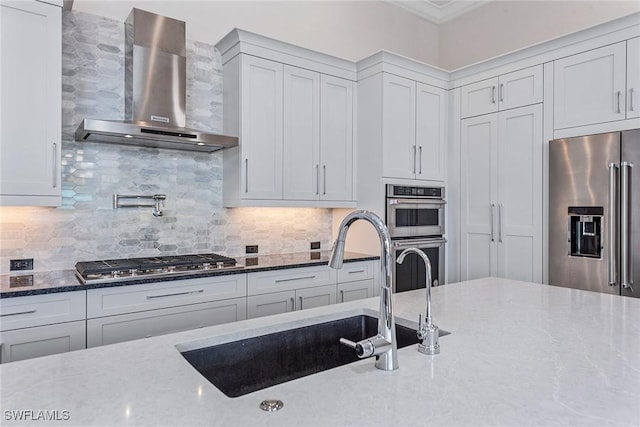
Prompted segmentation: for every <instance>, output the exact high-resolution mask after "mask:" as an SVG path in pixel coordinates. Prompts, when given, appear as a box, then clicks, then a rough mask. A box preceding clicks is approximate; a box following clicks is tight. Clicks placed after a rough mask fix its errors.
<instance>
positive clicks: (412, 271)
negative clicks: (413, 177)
mask: <svg viewBox="0 0 640 427" xmlns="http://www.w3.org/2000/svg"><path fill="white" fill-rule="evenodd" d="M444 194H445V192H444V188H443V187H418V186H404V185H392V184H389V185H387V188H386V196H387V197H386V222H387V228H388V229H389V234H390V235H391V249H392V258H393V259H394V260H396V259H397V258H398V257H399V256H400V254H401V253H402V251H404V250H405V249H407V248H411V247H415V248H418V249H421V250H422V251H423V252H424V253H425V254H426V255H427V256H428V257H429V261H430V262H431V270H432V281H431V286H438V285H439V284H441V283H444V261H445V259H444V254H445V249H444V245H445V243H446V239H445V238H444V237H443V236H444V231H445V226H444V206H445V204H446V201H445V200H444ZM426 274H427V272H426V268H425V265H424V263H423V262H422V259H421V258H420V257H419V256H418V255H416V254H415V253H409V254H407V255H406V259H405V260H404V262H403V263H402V264H397V263H394V267H393V275H394V281H393V282H394V292H403V291H411V290H414V289H420V288H424V287H425V283H426Z"/></svg>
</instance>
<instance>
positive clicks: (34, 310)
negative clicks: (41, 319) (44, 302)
mask: <svg viewBox="0 0 640 427" xmlns="http://www.w3.org/2000/svg"><path fill="white" fill-rule="evenodd" d="M36 311H38V310H36V309H35V308H34V309H31V310H26V311H17V312H15V313H4V314H0V317H9V316H18V315H19V314H33V313H35V312H36Z"/></svg>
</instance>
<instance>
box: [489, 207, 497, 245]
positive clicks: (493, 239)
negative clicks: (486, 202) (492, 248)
mask: <svg viewBox="0 0 640 427" xmlns="http://www.w3.org/2000/svg"><path fill="white" fill-rule="evenodd" d="M495 209H496V205H495V204H494V203H491V218H490V219H489V221H490V222H491V241H492V242H495V241H496V239H495V237H494V234H493V223H494V220H493V213H494V211H495Z"/></svg>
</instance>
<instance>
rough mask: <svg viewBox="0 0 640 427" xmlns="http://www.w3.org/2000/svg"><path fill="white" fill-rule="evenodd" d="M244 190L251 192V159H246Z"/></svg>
mask: <svg viewBox="0 0 640 427" xmlns="http://www.w3.org/2000/svg"><path fill="white" fill-rule="evenodd" d="M244 192H245V193H248V192H249V159H248V158H247V159H244Z"/></svg>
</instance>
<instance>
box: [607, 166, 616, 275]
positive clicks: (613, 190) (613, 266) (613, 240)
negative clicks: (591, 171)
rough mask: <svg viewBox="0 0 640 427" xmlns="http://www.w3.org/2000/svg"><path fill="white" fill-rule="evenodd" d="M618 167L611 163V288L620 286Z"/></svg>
mask: <svg viewBox="0 0 640 427" xmlns="http://www.w3.org/2000/svg"><path fill="white" fill-rule="evenodd" d="M617 172H618V165H617V164H616V163H609V286H617V285H618V266H617V264H616V253H617V246H616V235H617V224H616V213H617V212H616V194H617V188H616V183H617V181H618V180H617Z"/></svg>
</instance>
